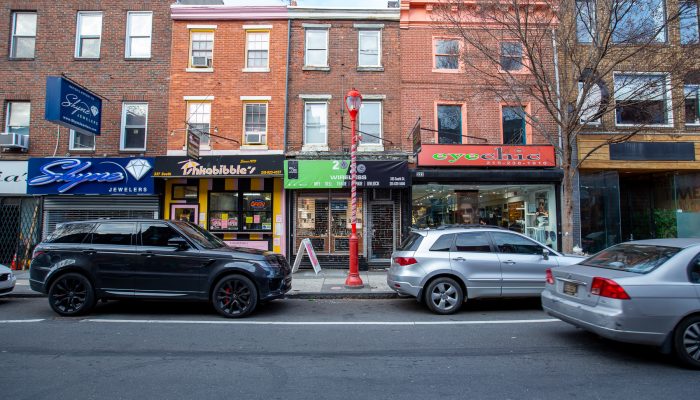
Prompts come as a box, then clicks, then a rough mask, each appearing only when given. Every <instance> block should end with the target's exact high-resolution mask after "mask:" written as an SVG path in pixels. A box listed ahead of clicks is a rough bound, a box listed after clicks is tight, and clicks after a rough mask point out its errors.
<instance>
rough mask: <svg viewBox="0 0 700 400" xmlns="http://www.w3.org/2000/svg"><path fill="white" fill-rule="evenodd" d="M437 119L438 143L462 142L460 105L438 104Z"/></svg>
mask: <svg viewBox="0 0 700 400" xmlns="http://www.w3.org/2000/svg"><path fill="white" fill-rule="evenodd" d="M437 121H438V143H439V144H461V143H462V106H461V105H438V106H437Z"/></svg>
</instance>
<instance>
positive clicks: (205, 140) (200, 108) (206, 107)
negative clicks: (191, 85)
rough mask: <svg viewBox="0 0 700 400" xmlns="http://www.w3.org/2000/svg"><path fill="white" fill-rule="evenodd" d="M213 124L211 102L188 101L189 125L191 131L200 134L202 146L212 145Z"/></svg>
mask: <svg viewBox="0 0 700 400" xmlns="http://www.w3.org/2000/svg"><path fill="white" fill-rule="evenodd" d="M210 124H211V103H210V102H202V101H196V102H192V101H190V102H188V103H187V127H188V129H189V130H190V131H192V132H194V133H195V134H197V135H199V145H200V146H210V143H211V141H210V137H209V126H210Z"/></svg>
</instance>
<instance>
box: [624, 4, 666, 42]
mask: <svg viewBox="0 0 700 400" xmlns="http://www.w3.org/2000/svg"><path fill="white" fill-rule="evenodd" d="M665 3H666V2H665V1H664V0H614V1H613V5H612V10H611V16H610V23H611V25H612V26H611V30H612V40H613V42H614V43H628V44H634V43H647V42H658V43H663V42H666V7H665V6H666V4H665Z"/></svg>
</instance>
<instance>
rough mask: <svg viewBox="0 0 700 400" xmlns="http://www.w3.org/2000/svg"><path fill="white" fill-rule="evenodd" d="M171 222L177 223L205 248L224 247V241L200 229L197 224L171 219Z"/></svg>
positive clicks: (189, 236)
mask: <svg viewBox="0 0 700 400" xmlns="http://www.w3.org/2000/svg"><path fill="white" fill-rule="evenodd" d="M172 223H173V224H175V225H177V227H178V228H180V229H181V230H182V231H183V232H184V233H185V235H186V236H187V237H188V238H189V239H192V240H193V241H195V242H197V244H198V245H200V246H202V247H203V248H205V249H218V248H221V247H226V243H224V241H223V240H221V239H219V238H218V237H216V236H214V235H212V234H211V233H209V231H207V230H204V229H202V228H201V227H199V226H198V225H194V224H192V223H190V222H187V221H172Z"/></svg>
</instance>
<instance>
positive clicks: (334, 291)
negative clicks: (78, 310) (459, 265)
mask: <svg viewBox="0 0 700 400" xmlns="http://www.w3.org/2000/svg"><path fill="white" fill-rule="evenodd" d="M14 272H15V275H16V276H17V284H16V286H15V290H13V291H12V292H11V293H10V294H7V295H5V297H42V296H44V295H43V294H41V293H38V292H35V291H33V290H32V289H30V288H29V271H14ZM347 273H348V271H347V270H339V269H329V270H322V271H321V272H320V273H319V274H318V275H316V274H315V273H314V271H313V270H300V271H298V272H296V273H295V274H294V275H292V290H290V291H289V293H287V297H290V298H297V299H323V298H359V299H369V298H373V299H376V298H379V299H387V298H394V297H397V294H396V293H395V292H394V291H393V290H391V289H389V286H388V285H387V284H386V270H371V271H360V278H362V282H364V284H365V286H364V288H362V289H346V288H345V286H344V283H345V278H346V276H347Z"/></svg>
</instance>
